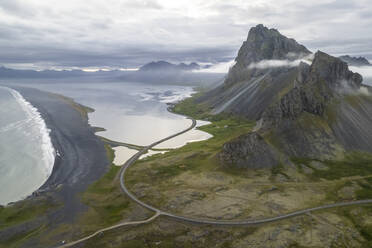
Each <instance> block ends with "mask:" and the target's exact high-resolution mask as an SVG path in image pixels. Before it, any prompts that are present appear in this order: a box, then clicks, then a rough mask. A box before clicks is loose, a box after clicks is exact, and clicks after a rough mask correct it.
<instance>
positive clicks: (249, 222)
mask: <svg viewBox="0 0 372 248" xmlns="http://www.w3.org/2000/svg"><path fill="white" fill-rule="evenodd" d="M189 119H191V118H189ZM191 120H192V124H191V126H190V127H189V128H187V129H185V130H183V131H181V132H179V133H176V134H173V135H171V136H168V137H166V138H164V139H161V140H159V141H157V142H155V143H152V144H151V145H149V146H146V147H145V148H143V149H142V150H140V151H139V152H137V153H136V154H135V155H133V157H131V158H130V159H129V160H128V161H127V162H125V163H124V165H123V166H122V168H121V170H120V187H121V189H122V191H123V192H124V193H125V194H126V195H128V196H129V198H131V199H132V200H133V201H135V202H137V203H138V204H139V205H141V206H142V207H144V208H147V209H149V210H151V211H154V212H155V213H157V214H159V215H162V216H166V217H170V218H173V219H177V220H181V221H186V222H191V223H195V224H211V225H230V226H241V225H257V224H263V223H269V222H273V221H278V220H283V219H287V218H291V217H294V216H298V215H303V214H307V213H310V212H313V211H317V210H322V209H328V208H335V207H345V206H351V205H361V204H371V203H372V199H367V200H359V201H350V202H339V203H333V204H328V205H322V206H318V207H314V208H307V209H303V210H298V211H294V212H291V213H288V214H282V215H278V216H275V217H269V218H262V219H252V220H240V221H219V220H211V219H196V218H190V217H185V216H180V215H176V214H172V213H168V212H164V211H162V210H160V209H158V208H156V207H153V206H151V205H148V204H147V203H145V202H143V201H141V200H139V199H138V198H137V197H136V196H135V195H133V194H132V193H131V192H130V191H129V190H128V189H127V187H126V186H125V179H124V175H125V172H126V170H127V169H128V168H129V166H131V165H132V164H133V163H134V162H135V161H136V160H137V159H138V158H139V157H141V155H142V154H144V153H146V152H147V150H148V149H151V148H152V147H154V146H156V145H158V144H160V143H162V142H164V141H166V140H169V139H172V138H174V137H176V136H178V135H181V134H183V133H186V132H188V131H189V130H191V129H193V128H194V127H195V126H196V120H194V119H191Z"/></svg>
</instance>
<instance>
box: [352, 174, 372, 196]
mask: <svg viewBox="0 0 372 248" xmlns="http://www.w3.org/2000/svg"><path fill="white" fill-rule="evenodd" d="M359 186H360V187H361V189H359V190H357V191H356V196H357V198H358V200H362V199H372V177H370V178H365V179H364V180H363V181H359Z"/></svg>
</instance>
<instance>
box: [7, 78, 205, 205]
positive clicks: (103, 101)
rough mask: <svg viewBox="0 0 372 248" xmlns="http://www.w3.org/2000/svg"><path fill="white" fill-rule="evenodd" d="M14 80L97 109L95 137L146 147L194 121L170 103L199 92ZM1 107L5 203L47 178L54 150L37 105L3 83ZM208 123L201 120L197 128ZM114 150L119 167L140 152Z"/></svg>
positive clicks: (189, 138)
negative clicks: (100, 129) (173, 107)
mask: <svg viewBox="0 0 372 248" xmlns="http://www.w3.org/2000/svg"><path fill="white" fill-rule="evenodd" d="M13 83H14V84H16V85H19V86H26V87H31V88H37V89H40V90H44V91H48V92H53V93H57V94H61V95H64V96H67V97H70V98H72V99H74V100H75V101H76V102H78V103H80V104H83V105H85V106H88V107H90V108H93V109H94V110H95V111H94V112H92V113H89V124H90V125H91V126H95V127H101V128H104V131H101V132H98V133H97V135H99V136H102V137H105V138H107V139H110V140H113V141H118V142H122V143H128V144H135V145H141V146H145V145H149V144H151V143H153V142H155V141H157V140H160V139H162V138H165V137H167V136H169V135H172V134H174V133H177V132H180V131H182V130H184V129H186V128H187V127H189V126H190V125H191V123H192V122H191V120H190V119H187V118H186V117H185V116H181V115H176V114H173V113H170V112H169V111H168V104H170V103H175V102H177V101H180V100H182V99H184V98H187V97H190V96H191V95H192V94H193V93H194V92H195V91H194V90H193V88H192V87H189V86H175V85H150V84H145V83H137V82H135V83H134V82H92V83H86V82H79V81H72V80H70V81H69V82H59V81H49V80H44V81H39V82H32V83H31V82H26V83H23V82H13ZM0 107H1V108H0V204H1V205H5V204H7V203H9V202H12V201H17V200H20V199H22V198H24V197H27V196H28V195H30V194H32V192H33V191H35V190H37V189H38V188H39V187H40V186H41V185H42V184H43V183H44V182H45V181H46V179H47V178H48V176H49V175H50V174H51V171H52V169H53V163H54V149H53V146H52V143H51V140H50V137H49V130H48V128H47V127H46V125H45V122H44V121H43V119H42V118H41V116H40V114H39V113H38V111H37V109H35V108H34V107H33V106H32V105H31V104H30V103H28V102H27V101H25V99H23V97H22V96H21V95H20V94H19V93H18V92H16V91H14V90H12V89H9V88H5V87H1V88H0ZM208 123H209V122H206V121H198V122H197V126H202V125H206V124H208ZM211 137H212V135H210V134H208V133H206V132H202V131H200V130H198V129H196V128H195V129H193V130H191V131H189V132H187V133H185V134H182V135H180V136H178V137H176V138H175V139H172V140H169V141H167V142H165V143H164V144H160V145H158V146H157V147H156V148H161V149H173V148H177V147H181V146H183V145H185V144H186V143H188V142H194V141H201V140H206V139H209V138H211ZM114 151H115V156H116V158H115V161H114V163H115V164H116V165H122V164H123V163H124V162H125V161H126V160H127V159H129V158H130V157H131V156H132V155H133V154H135V153H136V152H137V151H136V150H132V149H129V148H127V147H125V146H118V147H115V148H114ZM163 152H164V151H162V153H163ZM156 153H159V151H149V154H147V155H145V156H143V157H147V156H149V155H153V154H156ZM39 158H42V159H41V160H40V159H39Z"/></svg>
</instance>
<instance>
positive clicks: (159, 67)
mask: <svg viewBox="0 0 372 248" xmlns="http://www.w3.org/2000/svg"><path fill="white" fill-rule="evenodd" d="M199 69H201V66H200V65H199V64H197V63H195V62H193V63H190V64H185V63H180V64H172V63H169V62H167V61H153V62H150V63H147V64H145V65H143V66H142V67H140V69H139V71H140V72H142V71H192V70H199Z"/></svg>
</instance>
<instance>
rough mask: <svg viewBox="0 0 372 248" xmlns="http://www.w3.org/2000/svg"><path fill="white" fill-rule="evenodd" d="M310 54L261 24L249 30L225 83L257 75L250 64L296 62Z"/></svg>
mask: <svg viewBox="0 0 372 248" xmlns="http://www.w3.org/2000/svg"><path fill="white" fill-rule="evenodd" d="M310 53H311V52H310V51H309V50H308V49H307V48H306V47H304V46H303V45H300V44H299V43H297V42H296V41H295V40H294V39H290V38H287V37H286V36H284V35H282V34H281V33H280V32H279V31H278V30H276V29H269V28H267V27H265V26H264V25H262V24H259V25H257V26H256V27H252V28H251V29H250V30H249V33H248V37H247V40H246V41H244V42H243V45H242V46H241V48H240V49H239V52H238V56H237V57H236V59H235V61H236V63H235V65H234V66H233V67H232V68H231V69H230V71H229V74H228V76H227V79H226V83H235V82H239V81H242V80H245V79H247V77H249V76H252V75H254V74H257V70H255V69H250V68H249V66H250V65H251V64H252V63H257V62H259V61H262V60H296V59H299V58H302V57H304V56H306V55H308V54H310Z"/></svg>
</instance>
